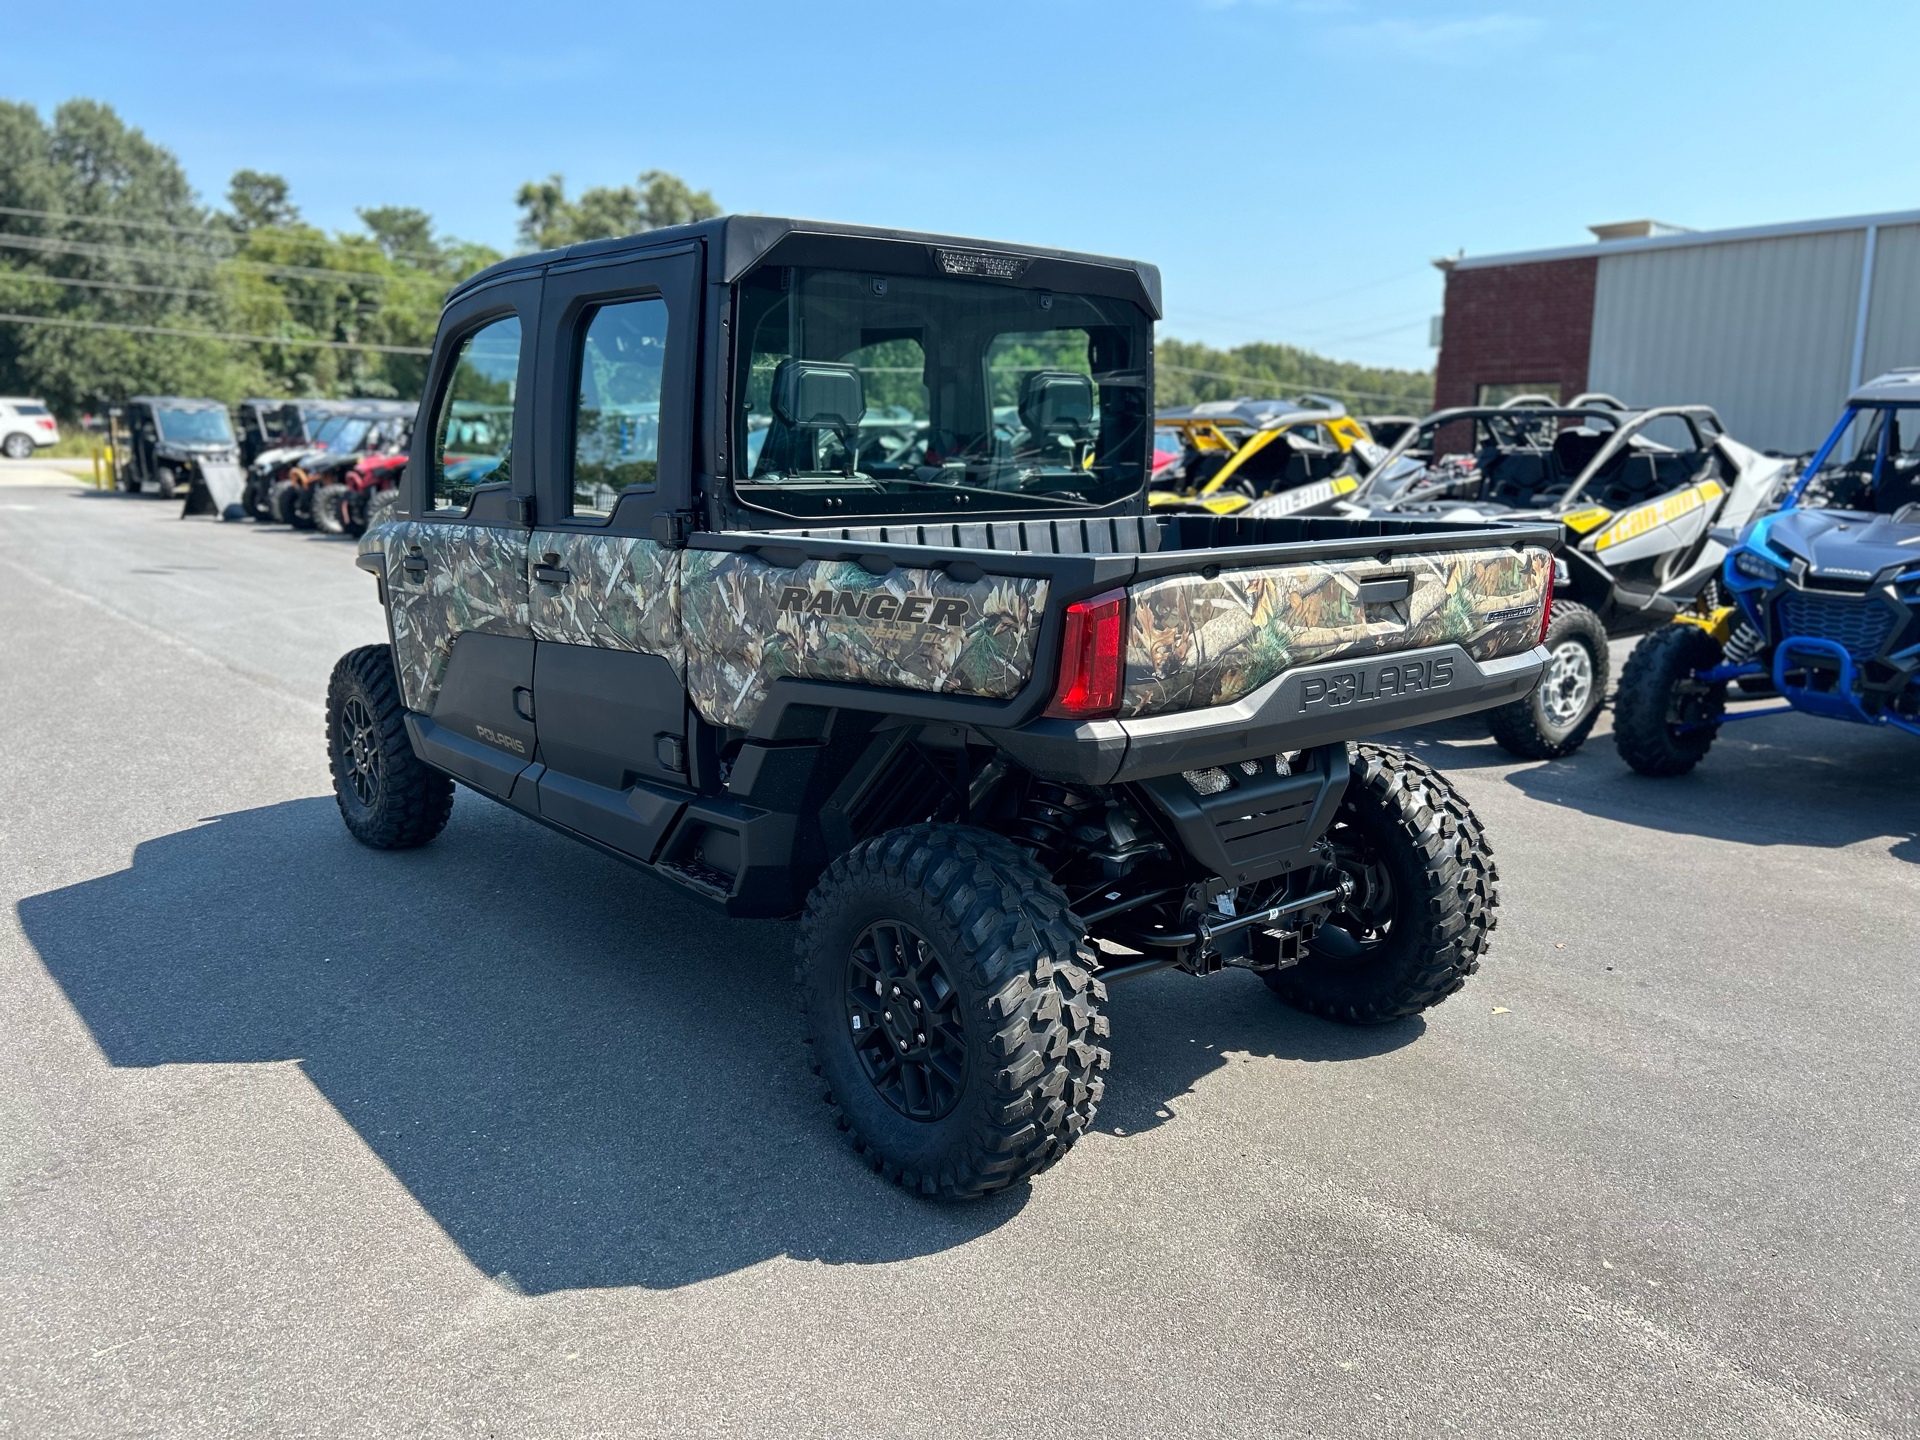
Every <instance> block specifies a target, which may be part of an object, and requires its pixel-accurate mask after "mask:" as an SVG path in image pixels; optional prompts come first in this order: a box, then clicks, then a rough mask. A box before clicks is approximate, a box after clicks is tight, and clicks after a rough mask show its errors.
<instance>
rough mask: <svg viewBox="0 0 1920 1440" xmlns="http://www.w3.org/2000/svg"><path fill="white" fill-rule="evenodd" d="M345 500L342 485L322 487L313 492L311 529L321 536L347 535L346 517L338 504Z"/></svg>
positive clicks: (345, 494)
mask: <svg viewBox="0 0 1920 1440" xmlns="http://www.w3.org/2000/svg"><path fill="white" fill-rule="evenodd" d="M346 498H347V487H346V486H344V485H322V486H319V487H318V488H317V489H315V490H314V492H313V528H314V529H316V530H318V531H320V533H321V534H323V535H344V534H346V533H347V522H346V517H345V516H344V515H343V514H342V513H341V510H340V504H341V502H342V501H343V500H345V499H346Z"/></svg>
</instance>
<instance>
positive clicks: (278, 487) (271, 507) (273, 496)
mask: <svg viewBox="0 0 1920 1440" xmlns="http://www.w3.org/2000/svg"><path fill="white" fill-rule="evenodd" d="M300 488H301V487H300V486H299V485H296V484H295V483H294V482H293V481H291V480H276V481H275V482H274V485H273V488H272V489H271V490H269V491H268V492H267V515H268V517H269V518H271V519H272V520H273V521H274V522H275V523H276V524H279V525H291V524H293V502H294V501H295V500H296V499H298V498H299V495H300Z"/></svg>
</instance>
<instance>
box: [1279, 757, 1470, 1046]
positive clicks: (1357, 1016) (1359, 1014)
mask: <svg viewBox="0 0 1920 1440" xmlns="http://www.w3.org/2000/svg"><path fill="white" fill-rule="evenodd" d="M1349 754H1350V756H1351V760H1352V770H1351V774H1350V778H1349V779H1348V781H1347V793H1346V795H1345V797H1344V798H1343V799H1342V800H1341V802H1340V810H1339V813H1338V814H1337V815H1336V816H1335V817H1334V822H1333V826H1332V828H1331V830H1329V832H1328V834H1327V840H1328V842H1329V843H1330V844H1331V845H1332V847H1333V856H1334V863H1335V864H1336V865H1338V866H1339V868H1340V869H1341V870H1343V871H1344V872H1346V875H1347V877H1348V878H1349V879H1350V880H1352V882H1353V890H1352V893H1351V894H1350V895H1349V896H1348V897H1347V899H1346V900H1345V901H1343V902H1342V904H1341V908H1340V909H1338V910H1336V911H1334V913H1333V914H1332V915H1330V916H1329V917H1328V918H1327V920H1326V921H1325V922H1324V923H1323V924H1322V925H1321V926H1320V927H1319V929H1318V930H1317V931H1315V932H1314V937H1313V939H1312V941H1311V942H1310V943H1309V944H1308V946H1307V953H1306V955H1305V957H1304V958H1303V959H1302V960H1301V961H1300V962H1299V964H1297V965H1291V966H1289V967H1287V968H1286V969H1284V970H1275V971H1265V972H1262V975H1261V978H1262V979H1264V980H1265V981H1266V982H1267V986H1268V988H1269V989H1271V990H1272V991H1273V993H1274V994H1276V995H1278V996H1279V997H1280V998H1281V999H1282V1000H1284V1001H1286V1002H1287V1004H1289V1005H1292V1006H1294V1007H1295V1008H1296V1009H1300V1010H1305V1011H1307V1012H1309V1013H1310V1014H1314V1015H1319V1016H1321V1017H1323V1018H1325V1019H1328V1020H1338V1021H1341V1022H1342V1023H1344V1024H1348V1025H1380V1024H1384V1023H1385V1022H1387V1021H1389V1020H1399V1019H1402V1018H1403V1017H1405V1016H1408V1015H1417V1014H1419V1013H1420V1012H1421V1011H1422V1010H1426V1009H1429V1008H1430V1007H1432V1006H1434V1005H1438V1004H1439V1003H1440V1002H1441V1001H1442V1000H1444V999H1446V998H1447V996H1449V995H1451V994H1453V992H1454V991H1456V990H1458V989H1459V988H1460V987H1461V986H1462V985H1464V984H1465V983H1466V979H1467V976H1469V975H1471V974H1473V972H1474V971H1476V970H1478V969H1479V968H1480V957H1481V956H1482V955H1483V954H1485V953H1486V948H1487V937H1488V936H1489V935H1490V934H1491V933H1492V931H1493V927H1494V923H1495V916H1494V913H1493V912H1494V909H1495V907H1496V906H1498V905H1499V903H1500V872H1499V870H1498V869H1497V868H1496V867H1495V865H1494V863H1493V847H1492V846H1490V845H1489V844H1488V843H1487V839H1486V834H1485V832H1484V831H1483V830H1482V829H1481V827H1480V821H1479V818H1478V817H1477V816H1475V814H1474V813H1473V810H1472V808H1471V807H1470V806H1469V805H1468V804H1467V802H1466V801H1465V800H1464V799H1463V798H1462V797H1461V795H1460V792H1459V791H1457V790H1455V789H1454V788H1453V786H1452V784H1451V783H1449V781H1448V780H1447V778H1446V776H1444V775H1442V774H1441V773H1440V772H1439V771H1437V770H1435V769H1433V768H1432V767H1431V766H1429V765H1427V764H1425V763H1423V762H1422V761H1419V760H1416V759H1414V758H1413V757H1412V756H1411V755H1408V754H1406V753H1405V752H1404V751H1401V750H1392V749H1388V748H1386V747H1384V746H1379V745H1353V746H1350V747H1349Z"/></svg>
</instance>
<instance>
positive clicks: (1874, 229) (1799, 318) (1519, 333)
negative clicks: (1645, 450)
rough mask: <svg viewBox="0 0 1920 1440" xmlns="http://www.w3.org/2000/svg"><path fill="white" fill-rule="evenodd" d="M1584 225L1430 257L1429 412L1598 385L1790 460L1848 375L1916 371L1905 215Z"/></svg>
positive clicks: (1910, 234)
mask: <svg viewBox="0 0 1920 1440" xmlns="http://www.w3.org/2000/svg"><path fill="white" fill-rule="evenodd" d="M1592 229H1593V232H1594V234H1595V235H1596V236H1598V237H1600V238H1599V239H1598V240H1597V241H1596V243H1594V244H1591V245H1577V246H1573V247H1570V248H1568V249H1563V250H1534V251H1528V252H1525V253H1521V254H1513V255H1485V256H1471V257H1467V256H1463V257H1461V258H1458V259H1454V260H1441V261H1436V262H1435V263H1436V264H1438V265H1439V266H1440V268H1441V269H1443V270H1444V271H1446V274H1447V290H1446V313H1445V315H1444V316H1443V317H1442V319H1441V326H1440V331H1441V334H1440V360H1439V369H1438V373H1437V375H1436V376H1435V386H1434V388H1435V400H1436V402H1437V404H1438V405H1440V406H1442V407H1444V406H1449V405H1471V404H1475V403H1485V402H1488V401H1493V400H1499V399H1503V398H1505V397H1506V396H1508V395H1511V394H1515V393H1518V392H1519V391H1523V390H1542V391H1545V392H1546V393H1548V394H1550V395H1554V396H1556V397H1557V398H1559V399H1562V400H1566V399H1571V398H1572V397H1573V396H1574V395H1576V394H1578V393H1579V392H1580V391H1582V390H1601V391H1605V392H1607V393H1608V394H1611V395H1617V396H1619V397H1620V398H1621V399H1622V400H1625V401H1626V402H1627V403H1628V404H1631V405H1655V404H1684V403H1699V404H1707V405H1711V406H1713V407H1714V408H1715V409H1716V410H1718V411H1719V412H1720V416H1721V418H1722V419H1723V420H1725V421H1726V423H1727V428H1728V430H1729V431H1730V432H1731V433H1732V434H1733V435H1734V436H1735V438H1737V439H1740V440H1743V441H1745V442H1746V443H1747V444H1749V445H1755V446H1759V447H1760V448H1762V449H1775V450H1783V451H1788V452H1799V451H1805V450H1810V449H1812V448H1813V447H1814V446H1816V445H1817V444H1819V442H1820V441H1821V439H1823V438H1824V437H1825V435H1826V432H1827V431H1828V430H1829V429H1831V428H1832V426H1833V422H1834V420H1835V418H1836V417H1837V416H1838V415H1839V412H1840V405H1841V402H1842V400H1843V399H1844V398H1845V396H1846V393H1847V390H1848V389H1849V388H1850V387H1851V386H1852V385H1855V384H1857V383H1858V382H1859V381H1860V379H1861V378H1862V377H1863V376H1864V377H1867V378H1871V377H1872V376H1874V375H1876V374H1879V373H1880V372H1881V371H1884V370H1890V369H1892V368H1893V367H1894V366H1896V365H1920V210H1912V211H1901V212H1898V213H1894V214H1887V215H1858V216H1854V217H1852V218H1850V219H1844V220H1809V221H1804V222H1802V223H1800V224H1794V225H1765V226H1760V227H1757V228H1754V229H1747V230H1702V231H1687V230H1680V229H1678V228H1677V227H1674V226H1669V225H1661V224H1659V223H1657V222H1653V221H1633V222H1629V223H1627V224H1622V225H1596V226H1593V227H1592Z"/></svg>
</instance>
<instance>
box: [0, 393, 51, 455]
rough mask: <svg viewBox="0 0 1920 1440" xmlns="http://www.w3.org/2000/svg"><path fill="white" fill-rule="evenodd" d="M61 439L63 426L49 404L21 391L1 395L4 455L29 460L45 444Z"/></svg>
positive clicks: (0, 432) (0, 433)
mask: <svg viewBox="0 0 1920 1440" xmlns="http://www.w3.org/2000/svg"><path fill="white" fill-rule="evenodd" d="M59 439H60V427H59V426H57V425H55V424H54V423H53V414H52V412H51V411H49V410H48V409H47V407H46V404H45V403H44V402H42V401H39V400H29V399H27V398H25V397H23V396H18V395H0V455H4V456H6V457H7V459H9V460H25V459H26V458H27V457H28V456H29V455H31V454H33V452H34V451H35V450H36V449H38V448H39V447H40V446H42V445H53V444H56V443H58V441H59Z"/></svg>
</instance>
